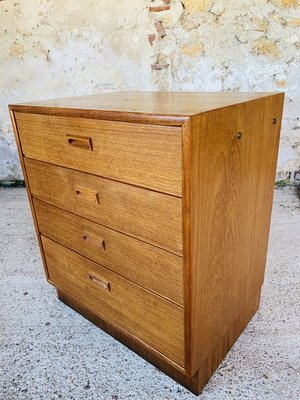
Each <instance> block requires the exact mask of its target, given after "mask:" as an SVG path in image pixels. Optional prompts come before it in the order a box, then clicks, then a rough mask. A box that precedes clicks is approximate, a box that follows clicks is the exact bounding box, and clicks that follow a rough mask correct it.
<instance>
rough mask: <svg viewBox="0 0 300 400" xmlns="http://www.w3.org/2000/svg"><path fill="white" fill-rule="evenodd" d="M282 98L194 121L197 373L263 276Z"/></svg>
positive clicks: (193, 311) (192, 229) (194, 334)
mask: <svg viewBox="0 0 300 400" xmlns="http://www.w3.org/2000/svg"><path fill="white" fill-rule="evenodd" d="M282 104H283V96H282V95H275V96H270V97H267V98H263V99H260V100H256V101H251V102H248V103H243V104H240V105H236V106H232V107H227V108H224V109H221V110H216V111H212V112H209V113H204V114H202V115H201V116H199V117H194V118H193V119H192V121H191V143H190V149H191V176H190V178H189V179H190V188H191V189H190V190H191V194H190V201H191V204H190V207H191V215H190V222H189V221H188V219H189V215H188V214H187V218H186V220H185V219H184V221H185V222H184V223H187V224H188V225H187V226H189V224H190V237H189V238H187V241H186V242H185V245H186V246H188V248H189V247H190V251H191V258H190V265H189V266H188V265H186V266H185V268H190V269H191V272H190V274H191V286H190V296H191V299H190V307H189V308H188V304H187V308H186V312H187V313H189V315H190V323H191V338H190V341H191V362H190V371H189V373H190V376H192V375H193V374H194V373H195V372H196V371H197V370H198V368H199V366H200V365H201V364H202V363H203V362H204V361H205V359H207V357H208V356H209V354H210V353H211V352H212V351H213V349H214V348H215V347H216V345H217V343H219V341H220V338H221V337H224V336H225V335H226V333H227V332H228V329H229V327H230V326H231V325H232V324H233V322H234V321H235V320H236V319H237V318H238V317H239V316H240V315H241V314H242V312H243V310H245V308H246V306H247V304H248V303H249V301H250V299H251V298H253V296H255V295H256V293H257V292H259V291H260V288H261V285H262V284H263V278H264V270H265V262H266V254H267V245H268V235H269V227H270V214H271V207H272V198H273V191H274V180H275V170H276V160H277V153H278V143H279V134H280V124H281V117H282V115H281V114H282ZM207 132H209V135H208V134H207ZM187 162H188V161H187ZM187 187H189V185H188V184H187ZM189 241H190V243H189Z"/></svg>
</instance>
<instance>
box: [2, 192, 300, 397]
mask: <svg viewBox="0 0 300 400" xmlns="http://www.w3.org/2000/svg"><path fill="white" fill-rule="evenodd" d="M299 246H300V208H299V200H298V198H297V197H296V195H295V190H294V189H293V188H285V189H278V190H276V191H275V202H274V208H273V220H272V229H271V238H270V246H269V254H268V263H267V273H266V279H265V284H264V288H263V292H262V302H261V307H260V310H259V312H258V313H257V314H256V316H255V317H254V318H253V319H252V321H251V322H250V324H249V325H248V327H247V329H246V330H245V332H244V333H243V335H242V336H241V337H240V338H239V340H238V341H237V343H236V344H235V345H234V347H233V348H232V350H231V351H230V353H229V354H228V356H227V357H226V359H225V360H224V361H223V363H222V364H221V366H220V367H219V369H218V370H217V372H216V373H215V374H214V376H213V377H212V378H211V380H210V382H209V383H208V385H207V386H206V388H205V390H204V391H203V393H202V394H201V395H200V396H199V399H201V400H227V399H228V400H229V399H230V400H234V399H264V400H283V399H289V400H290V399H292V400H298V399H299V398H300V323H299V313H300V310H299V304H300V255H299V250H300V247H299ZM195 398H196V397H195V396H193V395H192V394H190V393H189V392H188V391H187V390H185V389H184V388H182V387H181V386H180V385H178V384H176V383H175V382H174V381H173V380H172V379H170V378H168V377H167V376H166V375H164V374H163V373H161V372H159V371H158V370H157V369H156V368H154V367H153V366H151V365H150V364H148V363H147V362H146V361H144V360H143V359H142V358H140V357H138V356H137V355H135V354H134V353H133V352H131V351H130V350H128V349H127V348H126V347H124V346H123V345H121V344H120V343H118V342H117V341H116V340H114V339H112V338H111V337H109V336H108V335H107V334H105V333H104V332H102V331H101V330H100V329H98V328H96V327H95V326H94V325H92V324H91V323H90V322H88V321H86V320H85V319H84V318H82V317H81V316H80V315H78V314H77V313H75V312H74V311H72V310H71V309H69V308H68V307H66V306H65V305H64V304H62V303H61V302H59V301H58V299H57V297H56V292H55V290H54V288H52V287H51V286H50V285H49V284H48V283H46V280H45V278H44V274H43V268H42V263H41V259H40V255H39V250H38V246H37V241H36V239H35V233H34V228H33V224H32V220H31V215H30V210H29V205H28V201H27V197H26V193H25V189H0V399H1V400H15V399H18V400H19V399H20V400H21V399H26V400H27V399H28V400H35V399H39V400H41V399H42V400H43V399H67V400H69V399H75V400H79V399H84V400H91V399H95V400H96V399H100V400H102V399H103V400H123V399H138V400H144V399H145V400H148V399H151V400H158V399H164V400H167V399H168V400H171V399H178V400H181V399H182V400H183V399H189V400H192V399H195Z"/></svg>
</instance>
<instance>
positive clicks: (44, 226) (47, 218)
mask: <svg viewBox="0 0 300 400" xmlns="http://www.w3.org/2000/svg"><path fill="white" fill-rule="evenodd" d="M34 208H35V212H36V216H37V220H38V226H39V230H40V232H41V234H42V235H43V236H46V237H48V238H50V239H53V240H54V241H56V242H59V243H61V244H62V245H64V246H66V247H68V248H70V249H71V250H74V251H76V252H77V253H80V254H82V255H84V256H86V257H88V258H90V259H91V260H94V261H96V262H98V263H99V264H102V265H104V266H105V267H107V268H109V269H110V270H112V271H114V272H117V273H118V274H120V275H122V276H124V277H125V278H127V279H129V280H131V281H133V282H135V283H137V284H139V285H140V286H142V287H145V288H147V289H149V290H151V291H153V292H156V293H158V294H160V295H162V296H164V297H166V298H168V299H170V300H172V301H174V302H176V303H177V304H179V305H182V304H183V265H182V264H183V261H182V258H181V257H178V256H176V255H173V254H171V253H169V252H166V251H164V250H161V249H159V248H157V247H154V246H151V245H149V244H147V243H144V242H141V241H140V240H136V239H133V238H131V237H130V236H127V235H124V234H122V233H119V232H116V231H114V230H112V229H109V228H106V227H104V226H102V225H99V224H96V223H94V222H91V221H89V220H87V219H85V218H81V217H78V216H76V215H74V214H71V213H69V212H66V211H63V210H61V209H59V208H56V207H53V206H50V205H49V204H46V203H44V202H42V201H39V200H34Z"/></svg>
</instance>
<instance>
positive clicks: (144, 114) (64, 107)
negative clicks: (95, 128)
mask: <svg viewBox="0 0 300 400" xmlns="http://www.w3.org/2000/svg"><path fill="white" fill-rule="evenodd" d="M268 95H269V93H239V92H223V93H220V92H218V93H212V92H203V93H199V92H177V93H176V92H172V93H171V92H114V93H103V94H96V95H90V96H78V97H68V98H63V99H55V100H45V101H37V102H31V103H24V104H14V105H11V106H10V108H11V109H12V110H13V111H18V112H27V113H28V112H29V113H31V112H32V113H40V114H48V115H60V116H74V117H80V118H96V119H103V120H110V121H127V122H136V123H145V124H158V125H175V126H181V125H182V124H183V123H184V122H186V121H187V119H188V118H189V117H191V116H193V115H197V114H200V113H203V112H207V111H211V110H215V109H218V108H222V107H227V106H230V105H233V104H238V103H241V102H245V101H250V100H253V99H257V98H261V97H266V96H268Z"/></svg>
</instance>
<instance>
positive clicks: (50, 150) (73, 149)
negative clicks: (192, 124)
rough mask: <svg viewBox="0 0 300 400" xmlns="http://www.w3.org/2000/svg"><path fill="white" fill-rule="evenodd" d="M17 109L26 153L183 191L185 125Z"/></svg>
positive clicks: (161, 188) (178, 192) (123, 179)
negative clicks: (90, 117) (104, 119)
mask: <svg viewBox="0 0 300 400" xmlns="http://www.w3.org/2000/svg"><path fill="white" fill-rule="evenodd" d="M15 115H16V120H17V126H18V131H19V135H20V138H21V142H22V150H23V153H24V155H25V156H26V157H29V158H34V159H37V160H42V161H47V162H50V163H53V164H57V165H61V166H65V167H69V168H73V169H76V170H79V171H84V172H88V173H92V174H95V175H100V176H102V177H106V178H111V179H114V180H117V181H121V182H126V183H131V184H134V185H138V186H143V187H146V188H150V189H153V190H157V191H160V192H165V193H170V194H173V195H176V196H181V190H182V187H181V185H182V179H181V175H182V160H181V132H180V129H179V128H175V127H160V126H156V125H142V124H129V123H125V122H124V123H121V122H107V121H97V120H93V119H92V120H91V119H79V118H65V117H55V116H49V115H38V114H27V113H16V114H15ZM71 137H72V138H71ZM75 138H77V139H75ZM88 142H90V148H88V149H87V147H86V143H88ZM82 143H84V146H83V145H82Z"/></svg>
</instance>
